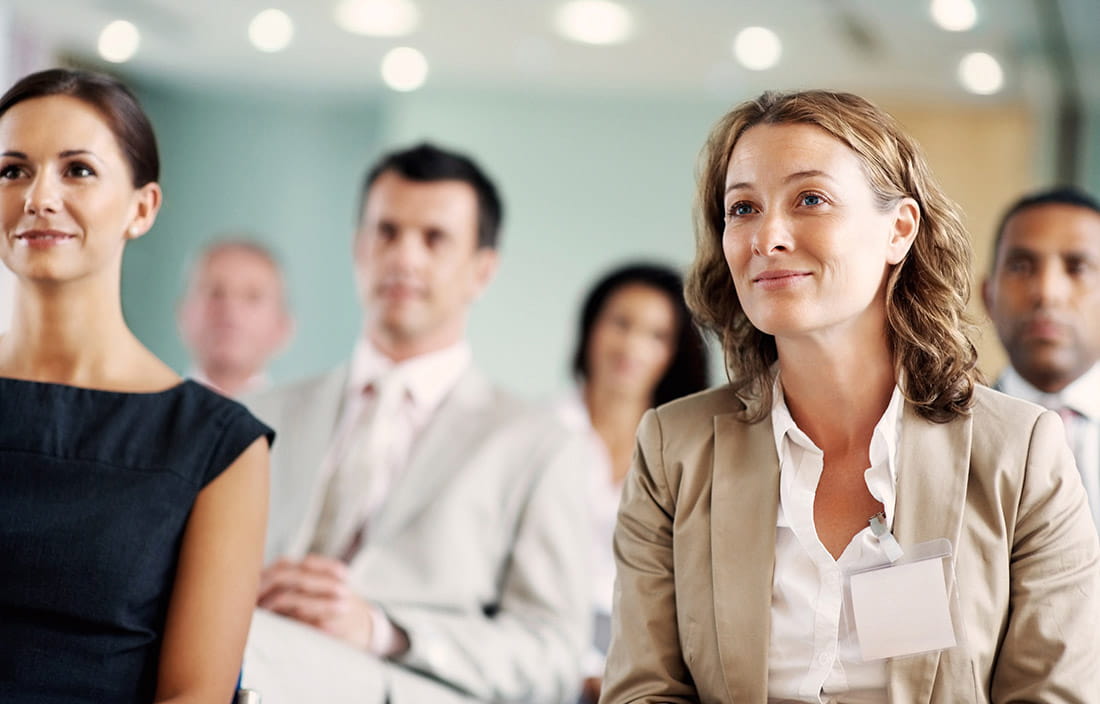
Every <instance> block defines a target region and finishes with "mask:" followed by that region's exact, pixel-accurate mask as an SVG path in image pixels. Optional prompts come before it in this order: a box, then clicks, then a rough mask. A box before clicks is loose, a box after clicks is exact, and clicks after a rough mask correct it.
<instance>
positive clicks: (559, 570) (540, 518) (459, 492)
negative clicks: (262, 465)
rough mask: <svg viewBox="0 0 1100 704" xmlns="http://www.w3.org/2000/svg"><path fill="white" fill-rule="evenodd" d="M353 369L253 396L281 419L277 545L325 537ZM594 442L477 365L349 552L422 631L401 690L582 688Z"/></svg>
mask: <svg viewBox="0 0 1100 704" xmlns="http://www.w3.org/2000/svg"><path fill="white" fill-rule="evenodd" d="M346 383H347V368H346V367H341V368H338V369H336V370H334V371H332V372H330V373H329V374H326V375H324V376H322V377H319V378H316V379H312V380H307V381H304V382H300V383H298V384H295V385H292V386H289V387H286V388H284V389H277V390H274V391H271V392H268V393H265V394H262V395H260V396H257V397H255V398H253V399H251V402H250V403H249V407H250V408H251V410H252V411H253V412H254V413H255V414H256V415H257V416H258V417H260V418H262V419H263V420H264V421H265V422H267V423H268V424H270V425H271V426H272V427H274V428H276V429H277V432H278V433H279V442H278V443H277V445H276V448H275V451H274V453H273V454H272V462H271V466H272V500H271V511H270V514H271V521H270V529H269V538H268V557H269V558H271V557H275V556H279V555H284V554H288V553H289V554H291V555H292V556H300V555H301V554H303V553H304V550H305V547H306V546H308V545H309V543H310V540H311V538H312V531H313V529H314V528H315V524H316V521H317V516H318V513H319V510H320V505H321V502H322V498H323V496H324V490H325V486H326V482H327V479H328V478H327V477H326V476H323V475H322V472H321V467H322V459H323V458H324V456H325V454H326V452H327V451H328V449H329V445H330V443H331V442H332V439H333V434H334V432H335V429H336V424H337V420H338V418H339V417H340V411H341V404H342V402H343V398H344V390H345V386H346ZM586 453H587V449H586V445H585V444H584V442H583V440H582V439H581V438H579V437H576V436H574V435H573V434H571V433H570V432H569V431H567V430H566V429H564V428H563V427H561V426H560V425H558V423H557V422H556V421H555V420H554V419H553V418H552V417H551V416H550V414H549V413H541V412H538V411H535V410H533V409H530V408H529V407H527V406H526V405H525V404H521V403H519V402H517V401H515V400H513V399H511V398H509V397H507V396H505V395H503V394H501V393H500V392H498V391H496V390H494V389H493V388H492V386H491V385H490V384H489V383H488V381H487V380H486V379H485V378H484V377H483V376H482V375H481V374H480V373H479V372H477V371H476V370H472V369H471V370H469V371H467V372H466V373H464V375H463V376H462V377H461V379H460V380H459V382H458V384H457V385H456V387H455V388H454V389H453V390H452V391H451V392H450V393H449V394H448V396H447V397H446V398H445V399H444V400H443V402H442V403H441V405H440V407H439V408H438V409H437V411H436V412H435V414H434V416H433V417H432V419H431V420H430V421H429V423H428V425H427V427H426V428H425V430H424V431H423V433H422V434H421V436H420V437H419V438H418V440H417V443H416V446H415V447H414V449H413V452H412V455H411V458H410V461H409V466H408V467H407V468H406V469H405V471H404V473H403V474H402V475H401V477H400V478H399V479H398V481H397V482H396V483H395V485H394V486H393V487H392V489H391V492H390V495H389V496H388V497H387V498H386V500H385V502H384V505H383V506H382V507H381V508H380V509H379V511H378V513H377V514H376V515H375V516H374V517H373V518H372V521H371V526H370V537H369V540H368V541H367V542H366V544H365V545H364V547H363V548H362V549H361V550H360V552H359V553H358V554H357V555H356V556H355V557H354V558H353V559H352V560H351V563H350V565H349V570H350V579H351V581H352V584H353V586H354V588H355V589H356V590H357V592H358V594H359V595H360V596H361V597H363V598H365V599H367V600H368V601H370V602H371V603H373V604H375V605H377V606H378V607H380V608H381V609H382V610H383V611H385V613H386V614H387V615H388V617H389V618H390V619H391V620H392V621H393V622H394V623H395V624H396V625H397V626H399V627H401V628H402V629H404V630H405V632H406V633H407V634H408V636H409V642H410V649H409V651H408V652H407V653H405V654H403V655H401V656H399V657H397V658H395V659H394V660H393V661H392V662H389V661H388V662H386V663H384V666H385V667H388V668H391V669H392V668H396V671H391V672H389V673H387V674H386V675H385V680H386V686H385V688H386V689H387V690H388V691H386V692H385V694H384V696H386V697H387V698H388V701H389V702H392V703H393V704H406V703H407V702H408V703H411V702H424V701H428V699H425V697H429V698H430V699H431V700H432V701H451V700H461V699H464V698H469V699H470V700H475V701H493V702H563V701H568V700H569V699H570V698H571V697H572V696H573V693H574V690H575V687H576V685H577V683H578V682H579V660H580V658H581V656H582V654H583V651H584V649H585V647H586V645H587V642H588V630H589V627H590V623H589V621H590V611H589V604H588V595H589V589H588V584H587V574H586V565H587V563H586V560H587V554H588V553H587V544H586V541H587V539H588V536H587V525H588V523H587V520H586V507H585V496H584V494H583V491H582V487H583V486H584V481H583V477H584V469H585V467H586V463H587V462H589V460H588V458H587V455H586ZM329 643H331V645H332V646H333V647H335V648H337V649H339V648H342V647H345V646H343V644H339V643H337V642H336V641H334V640H332V639H329V638H328V637H327V636H323V635H322V636H320V637H318V638H314V639H312V640H310V647H319V648H322V649H323V648H325V647H327V644H329ZM345 655H346V654H341V655H339V656H336V657H344V656H345ZM363 658H364V660H366V659H368V658H370V656H367V655H365V654H364V655H363ZM370 659H371V660H374V659H373V658H370ZM375 664H377V661H376V660H374V662H373V663H369V664H367V663H365V664H364V667H373V666H374V665H375ZM247 674H248V668H247V664H246V675H247ZM425 692H431V693H432V694H430V695H429V694H426V693H425ZM264 696H265V700H267V699H268V695H267V693H266V692H265V693H264ZM358 701H368V702H369V701H371V699H370V698H369V697H365V698H362V699H358Z"/></svg>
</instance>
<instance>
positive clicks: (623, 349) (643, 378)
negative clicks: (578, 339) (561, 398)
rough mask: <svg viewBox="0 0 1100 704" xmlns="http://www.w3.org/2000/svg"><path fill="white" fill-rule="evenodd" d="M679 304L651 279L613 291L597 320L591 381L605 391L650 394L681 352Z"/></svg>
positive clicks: (592, 342)
mask: <svg viewBox="0 0 1100 704" xmlns="http://www.w3.org/2000/svg"><path fill="white" fill-rule="evenodd" d="M676 324H677V320H676V309H675V308H674V307H673V304H672V301H670V300H669V299H668V296H667V295H666V294H665V293H664V292H662V291H660V290H658V289H656V288H653V287H651V286H647V285H645V284H627V285H625V286H623V287H621V288H619V289H617V290H616V291H615V292H614V293H612V294H611V295H610V296H609V297H608V299H607V301H606V302H605V303H604V306H603V308H602V309H601V310H600V313H599V315H597V316H596V320H595V322H594V323H593V324H592V334H591V337H590V338H589V342H588V359H587V362H588V379H587V382H588V384H589V385H591V386H593V387H594V388H596V389H599V390H600V391H603V392H607V393H613V394H616V395H624V396H629V397H631V398H645V399H650V398H652V396H653V393H654V391H655V390H656V388H657V384H658V383H659V382H660V380H661V377H662V376H663V375H664V373H665V371H666V370H667V369H668V365H669V363H670V362H671V361H672V355H673V354H674V353H675V345H676Z"/></svg>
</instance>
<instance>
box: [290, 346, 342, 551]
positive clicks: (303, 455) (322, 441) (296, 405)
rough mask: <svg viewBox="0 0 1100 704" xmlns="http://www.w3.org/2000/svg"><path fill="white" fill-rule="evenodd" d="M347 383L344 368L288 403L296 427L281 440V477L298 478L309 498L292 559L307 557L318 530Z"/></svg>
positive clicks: (299, 488) (293, 543)
mask: <svg viewBox="0 0 1100 704" xmlns="http://www.w3.org/2000/svg"><path fill="white" fill-rule="evenodd" d="M347 380H348V367H347V365H342V366H341V367H339V368H338V369H336V370H334V371H333V372H332V373H331V374H328V375H326V376H325V377H323V378H322V379H321V380H320V383H319V384H318V385H317V386H314V387H313V388H311V389H309V391H308V392H307V393H304V394H302V395H301V396H300V397H295V398H291V399H289V400H288V401H287V413H288V415H289V414H293V420H294V424H293V425H292V426H288V427H291V428H292V430H290V431H288V432H286V433H285V434H283V435H281V436H280V437H279V440H280V441H281V442H284V443H286V445H287V448H286V457H287V459H286V462H285V463H284V465H285V466H284V467H283V471H282V474H283V475H285V476H291V477H294V478H295V480H296V481H297V482H298V483H297V491H299V492H301V493H300V494H298V495H299V496H300V495H306V496H308V497H309V500H308V502H307V503H306V504H305V510H304V511H303V512H302V513H301V514H300V515H299V516H298V520H297V523H296V526H297V528H296V530H295V532H294V533H293V537H292V539H291V541H290V545H289V548H288V550H287V552H288V553H289V554H290V555H291V556H293V557H298V558H300V557H304V556H305V554H306V553H307V552H308V551H309V547H310V545H311V544H312V542H313V535H314V533H315V532H316V529H317V522H318V520H319V519H320V514H321V507H322V505H323V504H324V500H325V492H326V490H327V489H328V481H329V478H330V476H331V474H332V470H333V469H334V467H333V463H332V461H331V457H330V456H329V454H330V452H331V449H332V443H333V438H334V436H335V434H336V429H337V424H338V423H339V421H340V416H341V414H342V412H343V406H344V390H345V388H346V387H347V383H348V381H347Z"/></svg>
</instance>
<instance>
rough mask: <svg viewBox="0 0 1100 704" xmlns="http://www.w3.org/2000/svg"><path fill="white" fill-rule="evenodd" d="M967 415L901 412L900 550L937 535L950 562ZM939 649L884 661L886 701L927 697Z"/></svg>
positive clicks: (959, 514)
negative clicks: (929, 416) (942, 418)
mask: <svg viewBox="0 0 1100 704" xmlns="http://www.w3.org/2000/svg"><path fill="white" fill-rule="evenodd" d="M971 430H972V419H971V418H970V416H964V417H962V418H958V419H956V420H953V421H951V422H949V423H933V422H931V421H928V420H925V419H924V418H921V417H920V416H918V415H917V414H916V412H915V410H914V409H913V406H912V405H911V404H909V403H906V404H905V409H904V411H903V416H902V426H901V439H900V447H899V448H898V477H897V503H896V508H895V512H894V536H895V537H896V538H897V539H898V542H899V543H901V546H902V548H903V549H908V548H910V547H911V546H913V545H916V544H918V543H923V542H926V541H929V540H935V539H937V538H947V539H948V540H950V541H951V545H952V556H951V562H952V567H954V562H955V559H956V556H957V553H958V549H959V540H960V537H961V536H962V524H963V511H964V508H965V505H966V486H967V480H968V475H969V472H970V440H971ZM940 661H941V653H939V652H936V653H929V654H926V655H916V656H913V657H906V658H895V659H893V660H891V661H890V662H889V664H888V665H887V671H888V674H889V690H890V701H895V702H914V703H917V704H924V703H926V702H929V701H930V698H931V696H932V687H933V685H934V684H935V680H936V671H937V669H938V668H940V667H941V666H942V664H941V662H940Z"/></svg>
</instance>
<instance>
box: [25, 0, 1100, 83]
mask: <svg viewBox="0 0 1100 704" xmlns="http://www.w3.org/2000/svg"><path fill="white" fill-rule="evenodd" d="M414 1H415V2H416V4H417V6H418V7H419V10H420V15H421V20H420V24H419V26H418V28H417V29H416V30H415V31H414V32H413V33H412V34H410V35H408V36H405V37H402V38H398V39H379V38H368V37H363V36H357V35H353V34H349V33H347V32H345V31H343V30H341V29H340V28H338V27H337V26H336V24H335V22H334V21H333V8H334V6H335V4H336V0H236V1H234V2H227V1H226V0H7V2H6V4H7V5H8V6H9V9H10V11H11V12H12V21H13V22H14V26H15V28H16V32H17V34H19V35H20V36H30V37H38V38H40V39H41V41H44V42H46V43H48V45H49V46H50V47H53V48H54V49H56V50H58V51H60V52H62V53H63V54H64V55H67V56H70V57H73V58H75V59H77V60H79V61H82V62H87V63H91V64H93V65H100V66H105V65H107V64H105V63H104V62H103V61H102V60H101V59H99V58H98V56H97V54H96V41H97V36H98V34H99V32H100V31H101V29H102V28H103V27H104V26H105V25H106V24H107V23H108V22H110V21H112V20H115V19H126V20H129V21H130V22H133V23H134V24H135V25H137V27H138V28H139V29H140V31H141V33H142V40H141V46H140V49H139V51H138V52H137V54H136V55H135V56H134V58H133V59H132V60H131V61H130V62H129V63H127V64H125V65H123V66H120V67H119V68H120V69H121V70H122V71H124V72H125V73H127V74H130V75H139V76H143V77H149V78H153V79H156V80H166V81H169V82H176V83H200V84H203V85H210V84H216V85H224V86H229V87H243V86H252V87H258V88H262V89H271V88H277V89H287V90H295V91H300V90H307V91H322V92H337V93H348V92H351V93H353V94H354V93H359V92H364V91H376V90H379V89H380V88H382V87H383V84H382V82H381V79H380V76H379V68H378V67H379V64H380V61H381V59H382V56H383V55H384V53H385V52H386V51H388V50H389V49H391V48H393V47H396V46H412V47H415V48H417V49H419V50H420V51H422V52H423V53H424V54H425V55H426V57H427V58H428V61H429V62H430V67H431V69H430V74H429V78H428V85H429V86H430V87H433V88H449V89H463V88H470V87H505V88H514V89H520V90H530V91H539V90H552V91H560V90H568V91H575V92H579V93H596V94H622V93H646V94H670V95H683V96H692V95H699V96H707V95H723V96H728V95H730V94H731V93H736V94H745V93H746V92H757V91H759V90H763V89H766V88H804V87H811V86H813V87H829V88H839V89H846V90H854V91H858V92H864V93H867V94H869V95H874V96H878V97H892V98H893V97H896V98H910V99H915V100H947V101H976V102H981V101H991V100H992V101H999V100H1020V99H1026V100H1046V99H1055V98H1056V96H1061V99H1083V100H1084V101H1086V102H1091V103H1094V104H1100V72H1098V71H1097V70H1096V68H1095V67H1097V66H1100V41H1097V39H1096V36H1097V34H1096V33H1097V30H1098V29H1100V1H1098V0H975V5H976V6H977V9H978V21H977V24H976V25H975V26H974V27H973V29H971V30H969V31H964V32H947V31H944V30H942V29H940V28H939V27H937V26H936V25H935V24H934V23H933V22H932V20H931V16H930V13H929V2H928V0H770V1H767V2H761V1H759V0H751V1H750V0H742V1H735V0H621V2H622V4H623V5H625V6H626V7H628V8H629V9H630V10H631V11H632V12H633V13H634V16H635V22H636V33H635V35H634V37H633V38H632V39H631V40H630V41H627V42H625V43H623V44H620V45H616V46H591V45H584V44H578V43H574V42H571V41H569V40H566V39H563V38H561V37H559V36H558V35H557V34H556V32H555V30H554V28H553V22H552V17H553V14H554V12H555V10H556V9H557V7H558V5H559V3H558V2H552V1H551V0H414ZM268 7H277V8H279V9H281V10H283V11H285V12H286V13H287V14H288V15H289V16H290V17H291V18H292V19H293V21H294V25H295V30H294V36H293V40H292V42H291V43H290V45H289V46H288V47H287V48H286V49H285V50H284V51H281V52H278V53H262V52H259V51H257V50H255V49H254V48H253V47H252V45H251V44H250V43H249V40H248V36H247V27H248V24H249V22H250V20H251V19H252V17H253V16H255V15H256V13H258V12H260V11H261V10H263V9H265V8H268ZM750 25H761V26H765V27H768V28H770V29H772V30H773V31H775V32H776V33H777V34H778V35H779V37H780V39H781V40H782V42H783V54H782V57H781V59H780V61H779V63H778V64H777V65H776V66H775V67H773V68H771V69H768V70H764V71H751V70H748V69H745V68H743V67H741V66H740V65H739V64H738V63H737V62H736V61H735V60H734V58H733V56H732V54H731V50H730V47H731V43H732V40H733V37H734V35H735V34H736V33H737V31H738V30H740V29H742V28H744V27H746V26H750ZM972 51H983V52H988V53H990V54H992V55H994V56H996V57H997V58H998V60H999V61H1000V62H1001V64H1002V66H1003V67H1004V71H1005V86H1004V89H1003V91H1002V92H1000V93H999V94H997V95H994V96H986V97H978V96H972V95H969V94H967V93H966V92H965V91H964V90H963V88H962V87H961V85H960V84H959V81H958V80H957V78H956V73H957V67H958V63H959V61H960V59H961V58H962V57H963V56H964V55H965V54H966V53H968V52H972Z"/></svg>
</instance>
